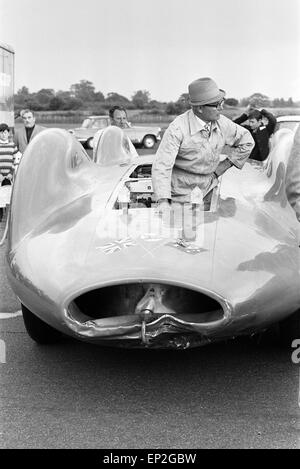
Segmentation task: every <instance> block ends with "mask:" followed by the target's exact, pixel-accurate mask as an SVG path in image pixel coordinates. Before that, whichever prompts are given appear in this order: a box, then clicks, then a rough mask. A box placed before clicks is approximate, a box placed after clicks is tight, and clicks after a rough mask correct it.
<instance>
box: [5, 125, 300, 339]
mask: <svg viewBox="0 0 300 469" xmlns="http://www.w3.org/2000/svg"><path fill="white" fill-rule="evenodd" d="M291 142H292V135H289V134H287V133H285V134H284V135H283V136H282V139H281V140H280V139H279V142H278V143H277V145H276V148H274V149H273V150H272V152H271V154H270V157H269V158H268V160H267V161H266V162H263V163H260V162H254V161H251V162H247V163H246V164H245V167H244V168H243V169H242V170H241V171H240V170H238V169H236V168H232V169H231V170H229V171H227V172H226V173H225V174H224V175H223V177H222V178H221V181H220V184H219V185H218V186H217V187H216V188H215V189H214V190H213V194H212V200H211V204H210V207H209V210H207V211H203V207H202V208H201V207H197V208H196V212H191V213H193V214H194V215H195V213H196V218H195V217H194V215H193V217H194V218H193V217H192V218H186V219H185V220H186V224H185V226H184V227H183V226H182V219H181V218H180V216H178V217H177V218H176V215H175V217H174V218H173V219H172V220H167V221H166V220H164V218H163V217H161V215H160V214H159V213H158V212H157V209H156V207H155V205H154V204H152V206H151V207H146V206H140V205H141V204H140V205H139V206H135V204H134V203H132V204H129V205H128V204H124V201H123V202H122V201H121V199H120V194H121V193H122V191H123V190H124V187H125V186H126V187H128V184H129V185H130V188H131V192H134V189H132V187H137V186H135V184H139V183H140V181H139V180H137V179H136V176H133V175H136V169H137V168H143V167H145V168H147V167H151V163H152V159H153V157H152V156H148V157H140V158H139V159H138V160H135V162H133V163H130V164H128V165H115V166H110V167H99V166H97V165H96V164H95V163H93V162H92V161H90V160H89V158H88V156H87V154H86V153H85V151H84V150H83V149H82V147H81V146H80V145H79V144H78V142H77V141H76V140H75V139H74V138H73V137H72V136H71V135H70V134H68V133H67V132H64V131H62V130H58V129H49V130H46V131H44V132H42V133H41V134H40V135H39V136H37V137H36V139H34V141H33V142H32V143H31V144H30V145H29V146H28V149H27V150H26V155H25V154H24V155H25V156H26V157H24V158H23V160H22V161H21V164H20V167H19V173H18V176H17V178H16V182H15V186H14V189H13V194H12V216H11V219H10V227H9V242H8V253H7V273H8V277H9V279H10V282H11V285H12V287H13V289H14V291H15V293H16V294H17V296H18V297H19V298H20V301H21V302H22V303H23V304H24V305H25V306H26V307H27V308H28V309H29V310H30V311H32V312H33V313H34V314H35V315H36V316H38V317H39V318H40V319H42V320H43V321H45V322H46V323H48V324H50V325H51V326H53V327H54V328H56V329H58V330H60V331H62V332H63V333H65V334H68V335H71V336H74V337H77V338H79V339H81V340H87V341H91V342H97V343H101V344H107V343H110V344H113V345H125V346H133V347H154V348H155V347H158V348H164V347H176V348H180V347H183V348H186V347H192V346H199V345H203V344H206V343H208V342H211V341H215V340H221V339H224V338H228V337H233V336H236V335H239V334H251V333H254V332H257V331H259V330H261V329H263V328H266V327H268V326H270V325H271V324H273V323H274V322H276V321H279V320H281V319H283V318H285V317H287V316H288V315H290V314H292V313H293V312H294V311H295V310H296V309H298V308H299V306H300V289H299V283H300V272H299V248H298V243H299V223H298V222H297V219H296V216H295V213H294V212H293V210H292V208H291V207H290V205H289V204H288V202H287V199H286V195H285V188H284V178H285V168H286V163H287V155H288V153H289V149H290V146H291ZM49 155H51V159H49ZM33 161H35V162H36V172H35V175H37V176H38V177H36V176H35V175H34V176H33V175H32V171H31V167H32V164H33ZM45 165H48V171H44V167H45ZM28 179H29V180H30V184H28ZM142 180H143V178H142ZM145 180H146V182H147V181H148V179H147V178H146V179H145ZM147 184H148V187H151V184H150V182H149V181H148V182H147ZM147 184H146V186H147ZM37 194H40V196H39V197H38V196H37ZM142 195H143V194H142ZM144 195H145V194H144ZM141 200H142V199H141ZM120 201H121V202H120ZM25 207H27V208H28V207H30V208H29V209H27V212H26V209H25ZM25 214H26V215H25ZM179 215H180V214H179ZM90 295H91V296H90ZM93 295H95V296H93ZM176 295H179V296H178V298H177V296H176ZM194 295H196V296H195V298H196V302H195V303H193V304H191V303H190V298H193V297H194ZM91 299H93V303H90V304H89V306H86V305H85V303H84V302H85V301H87V303H88V302H89V301H91ZM96 299H98V301H95V300H96ZM104 299H105V301H104ZM121 300H122V301H121ZM206 302H207V304H208V303H210V302H213V304H214V305H215V309H214V308H213V307H212V309H209V310H208V309H207V310H206V309H205V308H208V307H206V306H203V308H202V306H201V305H202V303H203V305H206ZM82 304H84V307H82V308H81V305H82ZM150 304H151V305H152V306H151V308H150V306H149V305H150ZM104 305H105V306H104ZM143 305H146V306H145V307H143ZM147 305H148V306H147ZM184 305H188V307H186V308H184ZM89 308H90V309H91V310H92V311H90V310H89ZM105 308H106V309H107V311H106V310H105ZM104 310H105V311H104ZM200 310H201V311H200ZM87 311H88V314H87ZM111 311H114V314H112V313H111Z"/></svg>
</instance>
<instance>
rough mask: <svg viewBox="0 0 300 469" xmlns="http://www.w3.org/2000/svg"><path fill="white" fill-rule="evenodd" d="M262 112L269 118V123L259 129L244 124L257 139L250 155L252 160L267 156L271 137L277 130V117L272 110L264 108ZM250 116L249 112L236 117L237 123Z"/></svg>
mask: <svg viewBox="0 0 300 469" xmlns="http://www.w3.org/2000/svg"><path fill="white" fill-rule="evenodd" d="M260 112H261V114H262V116H263V117H266V118H267V119H268V124H267V125H263V124H262V125H261V126H260V127H258V129H257V130H252V129H251V128H250V127H249V125H244V126H243V127H245V128H246V129H248V130H249V132H251V135H252V137H253V139H254V141H255V146H254V148H253V150H252V152H251V154H250V156H249V158H251V159H252V160H258V161H263V160H265V159H266V158H267V156H268V154H269V151H270V148H269V138H270V136H271V135H272V133H273V132H274V130H275V126H276V117H275V116H274V115H273V114H271V112H268V111H266V110H265V109H262V110H261V111H260ZM248 118H249V116H248V115H247V114H242V115H241V116H240V117H237V118H236V119H234V122H235V123H236V124H242V123H243V122H245V121H246V120H248Z"/></svg>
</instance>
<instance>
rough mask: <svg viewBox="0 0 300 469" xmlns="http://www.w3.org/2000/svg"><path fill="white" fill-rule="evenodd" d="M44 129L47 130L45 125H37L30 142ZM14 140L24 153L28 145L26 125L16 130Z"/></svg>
mask: <svg viewBox="0 0 300 469" xmlns="http://www.w3.org/2000/svg"><path fill="white" fill-rule="evenodd" d="M42 130H45V127H42V126H41V125H35V126H34V129H33V132H32V134H31V136H30V139H29V142H31V140H32V139H33V138H34V137H35V136H36V135H37V134H38V133H40V132H41V131H42ZM14 142H15V144H16V145H17V147H18V149H19V151H20V152H21V153H22V154H23V153H24V151H25V149H26V147H27V145H28V142H27V135H26V129H25V127H24V126H22V127H21V128H20V129H17V130H16V131H15V135H14Z"/></svg>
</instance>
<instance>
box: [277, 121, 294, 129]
mask: <svg viewBox="0 0 300 469" xmlns="http://www.w3.org/2000/svg"><path fill="white" fill-rule="evenodd" d="M278 124H279V128H280V129H291V130H294V129H295V128H296V126H298V124H299V121H282V122H278Z"/></svg>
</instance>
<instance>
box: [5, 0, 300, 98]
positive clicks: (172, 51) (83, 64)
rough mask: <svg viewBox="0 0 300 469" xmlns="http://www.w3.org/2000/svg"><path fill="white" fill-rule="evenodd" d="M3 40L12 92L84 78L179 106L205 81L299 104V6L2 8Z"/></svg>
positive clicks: (179, 1)
mask: <svg viewBox="0 0 300 469" xmlns="http://www.w3.org/2000/svg"><path fill="white" fill-rule="evenodd" d="M0 41H1V42H4V43H7V44H9V45H11V46H12V47H13V48H14V50H15V53H16V56H15V57H16V58H15V63H16V71H15V72H16V73H15V88H16V90H18V89H19V88H21V87H22V86H23V85H24V86H27V87H28V88H29V90H30V92H34V91H38V90H39V89H41V88H54V90H55V91H57V90H59V89H62V90H68V89H69V88H70V86H71V85H72V84H73V83H77V82H79V81H80V80H82V79H86V80H90V81H91V82H93V84H94V85H95V87H96V90H97V91H102V92H103V93H104V94H107V93H109V92H118V93H120V94H122V95H124V96H126V97H128V98H130V97H131V96H132V94H133V93H134V92H135V91H136V90H139V89H145V90H148V91H149V92H150V94H151V97H152V99H158V100H160V101H176V100H177V99H178V97H179V96H180V95H181V93H184V92H186V90H187V85H188V83H189V82H190V81H192V80H194V79H196V78H199V77H201V76H211V77H212V78H214V79H215V81H216V82H217V83H218V85H219V86H220V87H221V88H223V89H225V90H226V91H227V97H235V98H239V99H240V98H242V97H245V96H249V95H250V94H252V93H254V92H261V93H264V94H266V95H267V96H269V97H270V98H276V97H279V98H280V97H283V98H289V97H292V98H293V99H294V100H300V0H284V1H283V0H214V1H213V2H210V1H209V0H113V1H111V0H82V1H78V0H26V1H25V0H9V1H7V0H0Z"/></svg>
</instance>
